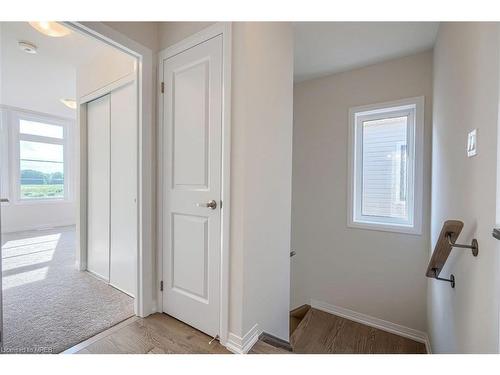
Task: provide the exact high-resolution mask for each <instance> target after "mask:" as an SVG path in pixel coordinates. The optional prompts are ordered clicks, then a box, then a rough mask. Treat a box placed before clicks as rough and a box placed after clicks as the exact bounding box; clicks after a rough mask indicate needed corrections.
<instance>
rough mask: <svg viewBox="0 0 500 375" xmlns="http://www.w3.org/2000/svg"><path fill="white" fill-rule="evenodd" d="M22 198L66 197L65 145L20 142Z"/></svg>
mask: <svg viewBox="0 0 500 375" xmlns="http://www.w3.org/2000/svg"><path fill="white" fill-rule="evenodd" d="M19 151H20V153H19V155H20V163H19V166H20V185H21V186H20V187H21V189H20V192H21V199H53V198H59V199H60V198H64V146H63V145H62V144H52V143H43V142H32V141H25V140H22V139H21V141H20V143H19Z"/></svg>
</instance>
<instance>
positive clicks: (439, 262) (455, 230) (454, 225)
mask: <svg viewBox="0 0 500 375" xmlns="http://www.w3.org/2000/svg"><path fill="white" fill-rule="evenodd" d="M463 227H464V223H463V222H461V221H459V220H447V221H445V222H444V224H443V228H441V233H440V234H439V238H438V240H437V242H436V247H435V248H434V252H433V253H432V257H431V260H430V261H429V266H428V267H427V272H426V273H425V276H427V277H432V278H434V279H437V280H442V281H448V282H450V283H451V287H452V288H454V287H455V276H453V275H451V276H450V279H443V278H441V277H439V274H440V273H441V271H442V270H443V267H444V265H445V264H446V260H447V259H448V257H449V256H450V253H451V249H452V248H454V247H460V248H467V249H472V254H473V255H474V256H477V254H478V253H479V246H478V243H477V240H476V239H473V240H472V244H471V245H459V244H456V243H455V241H456V240H457V238H458V236H459V235H460V232H461V231H462V228H463Z"/></svg>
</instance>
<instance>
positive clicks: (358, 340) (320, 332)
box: [291, 309, 426, 354]
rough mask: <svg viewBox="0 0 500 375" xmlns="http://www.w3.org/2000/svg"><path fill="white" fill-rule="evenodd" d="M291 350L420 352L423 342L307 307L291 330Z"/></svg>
mask: <svg viewBox="0 0 500 375" xmlns="http://www.w3.org/2000/svg"><path fill="white" fill-rule="evenodd" d="M291 343H292V346H293V351H294V352H295V353H302V354H306V353H315V354H335V353H339V354H424V353H426V349H425V345H424V344H422V343H420V342H416V341H414V340H411V339H408V338H406V337H402V336H398V335H395V334H392V333H389V332H386V331H382V330H380V329H377V328H373V327H369V326H367V325H364V324H361V323H357V322H354V321H352V320H348V319H344V318H341V317H339V316H336V315H332V314H329V313H326V312H323V311H320V310H317V309H310V310H309V312H308V313H307V314H306V315H305V317H304V319H303V320H302V321H301V322H300V324H299V326H298V327H297V329H296V330H295V331H294V332H293V335H292V338H291Z"/></svg>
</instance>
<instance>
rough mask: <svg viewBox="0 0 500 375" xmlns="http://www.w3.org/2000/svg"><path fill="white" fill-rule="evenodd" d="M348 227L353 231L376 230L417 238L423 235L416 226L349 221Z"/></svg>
mask: <svg viewBox="0 0 500 375" xmlns="http://www.w3.org/2000/svg"><path fill="white" fill-rule="evenodd" d="M347 227H348V228H353V229H366V230H374V231H379V232H392V233H402V234H412V235H416V236H420V235H422V230H421V228H416V227H415V226H406V225H398V224H382V223H373V222H366V221H349V222H348V223H347Z"/></svg>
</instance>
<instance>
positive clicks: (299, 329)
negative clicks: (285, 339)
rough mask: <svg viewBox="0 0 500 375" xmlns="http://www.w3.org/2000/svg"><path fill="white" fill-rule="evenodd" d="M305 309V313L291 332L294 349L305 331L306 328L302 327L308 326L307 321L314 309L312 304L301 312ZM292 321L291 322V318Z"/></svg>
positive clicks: (291, 342)
mask: <svg viewBox="0 0 500 375" xmlns="http://www.w3.org/2000/svg"><path fill="white" fill-rule="evenodd" d="M307 306H308V305H307ZM304 311H305V314H304V315H303V316H302V317H301V318H300V320H299V322H298V324H297V325H296V326H295V328H294V330H293V332H292V333H291V334H290V345H291V346H292V349H294V348H295V344H296V343H297V342H298V341H299V339H300V336H301V335H302V333H303V332H304V329H303V328H302V327H305V326H307V322H308V321H309V319H310V318H311V311H312V309H311V306H309V308H308V309H304V310H302V311H301V313H302V312H304ZM296 319H298V318H296ZM290 322H291V319H290ZM290 324H291V323H290Z"/></svg>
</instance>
